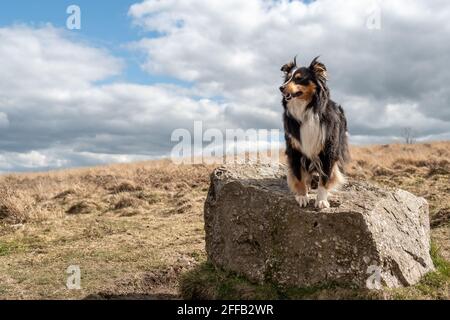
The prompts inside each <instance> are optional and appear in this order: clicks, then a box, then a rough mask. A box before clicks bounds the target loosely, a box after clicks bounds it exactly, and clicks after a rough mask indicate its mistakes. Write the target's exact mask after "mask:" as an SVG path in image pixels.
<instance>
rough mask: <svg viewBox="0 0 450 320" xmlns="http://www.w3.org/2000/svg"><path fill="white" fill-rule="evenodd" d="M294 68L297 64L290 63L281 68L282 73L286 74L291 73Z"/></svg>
mask: <svg viewBox="0 0 450 320" xmlns="http://www.w3.org/2000/svg"><path fill="white" fill-rule="evenodd" d="M293 67H295V63H294V62H289V63H286V64H285V65H284V66H282V67H281V71H283V72H284V73H289V71H291V70H292V68H293Z"/></svg>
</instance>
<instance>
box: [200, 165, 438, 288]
mask: <svg viewBox="0 0 450 320" xmlns="http://www.w3.org/2000/svg"><path fill="white" fill-rule="evenodd" d="M285 171H286V168H285V167H284V166H282V165H280V166H270V165H240V166H224V167H221V168H219V169H216V170H215V171H214V172H213V174H212V176H211V186H210V190H209V193H208V198H207V200H206V203H205V230H206V251H207V254H208V259H209V261H210V262H212V263H213V264H214V265H215V266H217V267H220V268H222V269H225V270H229V271H234V272H236V273H238V274H241V275H243V276H245V277H247V278H248V279H249V280H251V281H254V282H259V283H262V282H265V281H270V282H273V283H277V284H279V285H285V286H300V287H309V286H316V285H320V284H329V283H334V284H342V285H352V286H355V287H358V288H366V287H368V288H370V289H373V288H379V285H380V284H381V286H387V287H400V286H408V285H412V284H415V283H417V282H418V281H419V280H420V278H421V277H422V276H423V275H424V274H426V273H427V272H429V271H432V270H434V267H433V262H432V261H431V257H430V254H429V251H430V224H429V216H428V204H427V202H426V201H425V200H424V199H423V198H418V197H416V196H414V195H412V194H411V193H408V192H406V191H403V190H386V189H382V188H380V187H378V186H375V185H371V184H368V183H365V182H357V181H352V180H350V181H349V182H348V183H347V184H346V185H345V186H343V187H342V188H341V190H340V191H336V192H334V193H333V195H332V196H331V197H330V204H331V208H329V209H322V210H319V209H315V208H314V196H315V195H314V194H312V196H311V199H310V204H309V206H308V207H307V208H300V206H299V205H298V204H297V202H296V201H295V199H294V196H293V195H292V194H291V193H290V192H289V190H288V187H287V183H286V177H285Z"/></svg>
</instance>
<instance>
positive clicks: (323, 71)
mask: <svg viewBox="0 0 450 320" xmlns="http://www.w3.org/2000/svg"><path fill="white" fill-rule="evenodd" d="M317 59H318V57H317V58H315V59H314V60H313V61H312V62H311V64H310V66H309V67H299V66H297V61H296V59H294V61H293V62H289V63H287V64H285V65H284V66H282V67H281V71H283V72H284V74H285V78H284V83H283V84H282V86H281V87H280V91H281V93H282V94H283V97H284V99H285V100H286V101H290V100H292V99H301V100H304V101H306V102H310V101H311V100H312V99H313V97H314V96H315V95H316V94H317V92H318V90H320V89H321V88H326V81H327V68H326V67H325V65H324V64H323V63H321V62H319V61H318V60H317Z"/></svg>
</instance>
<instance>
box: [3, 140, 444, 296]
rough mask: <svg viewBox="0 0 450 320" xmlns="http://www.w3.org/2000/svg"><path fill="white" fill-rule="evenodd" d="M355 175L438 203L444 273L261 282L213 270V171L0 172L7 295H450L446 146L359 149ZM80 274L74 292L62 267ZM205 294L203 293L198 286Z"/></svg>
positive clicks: (164, 167)
mask: <svg viewBox="0 0 450 320" xmlns="http://www.w3.org/2000/svg"><path fill="white" fill-rule="evenodd" d="M352 157H353V161H352V163H351V164H350V166H349V168H348V174H349V175H350V176H352V177H355V178H359V179H369V180H371V181H374V182H376V183H379V184H381V185H387V186H398V187H400V188H403V189H405V190H408V191H410V192H413V193H414V194H416V195H419V196H423V197H424V198H426V199H427V200H428V201H429V203H430V215H431V224H432V238H433V252H432V253H433V258H434V261H435V264H436V265H437V266H438V271H437V272H435V273H432V274H430V275H428V276H427V277H425V278H424V280H423V281H422V282H421V283H420V284H418V285H416V286H414V287H411V288H404V289H397V290H389V291H385V292H357V291H355V290H352V289H351V288H335V287H333V286H324V287H320V288H306V289H300V288H277V287H275V286H271V285H266V286H255V285H253V284H251V283H248V282H246V281H245V280H244V279H242V278H240V277H238V276H236V275H232V274H226V273H224V272H221V271H216V270H214V269H213V268H212V267H211V266H210V265H208V264H207V263H206V255H205V251H204V231H203V202H204V200H205V198H206V195H207V190H208V187H209V174H210V173H211V171H212V170H213V168H214V166H212V165H174V164H172V163H171V162H170V161H169V160H166V161H153V162H143V163H135V164H123V165H112V166H107V167H97V168H87V169H74V170H65V171H58V172H50V173H33V174H17V175H4V176H1V177H0V298H3V299H16V298H18V299H55V298H58V299H84V298H86V299H96V298H106V299H114V298H142V299H161V298H164V299H169V298H179V297H180V295H181V294H182V295H183V296H184V297H187V298H202V297H215V298H294V299H296V298H386V299H414V298H427V299H437V298H439V299H448V298H449V297H450V293H449V284H450V267H449V262H448V261H450V232H449V230H450V228H449V223H450V185H449V180H450V179H449V177H450V142H436V143H429V144H415V145H381V146H368V147H353V148H352ZM71 265H78V266H79V267H80V269H81V275H82V279H81V289H80V290H68V289H67V288H66V279H67V277H68V274H67V273H66V270H67V268H68V267H69V266H71ZM199 288H202V289H201V290H200V289H199Z"/></svg>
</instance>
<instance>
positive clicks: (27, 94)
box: [0, 26, 232, 172]
mask: <svg viewBox="0 0 450 320" xmlns="http://www.w3.org/2000/svg"><path fill="white" fill-rule="evenodd" d="M0 42H1V43H2V46H1V47H0V60H1V61H2V65H4V66H5V70H4V71H5V72H2V74H0V111H1V112H0V134H1V137H2V139H1V140H0V154H1V158H0V171H3V172H4V171H11V170H30V169H47V168H54V167H64V166H78V165H92V164H96V163H105V162H108V161H111V162H117V161H128V160H136V159H144V158H153V157H158V156H161V155H168V154H169V153H170V148H171V146H172V145H173V144H172V142H171V140H170V138H171V132H172V131H173V130H174V129H176V128H187V129H190V128H192V126H193V122H194V120H203V121H205V123H206V124H207V125H206V126H211V127H218V128H223V129H224V128H226V127H229V126H232V124H227V123H226V120H225V119H224V117H223V110H224V109H225V107H224V106H223V105H221V104H219V103H217V102H214V101H213V100H210V99H207V98H200V99H194V98H193V97H191V96H190V95H189V94H187V93H186V92H185V91H184V90H181V89H178V88H174V87H173V86H167V85H154V86H149V85H148V86H145V85H136V84H130V83H114V82H113V83H112V84H103V85H102V84H98V81H101V80H106V79H108V78H109V77H111V76H114V75H116V74H118V73H120V70H121V68H122V67H123V61H120V60H118V59H116V58H114V57H113V56H111V55H110V54H109V53H108V52H105V51H104V50H101V49H98V48H94V47H92V46H89V45H87V44H85V43H83V42H82V41H79V40H76V39H70V38H69V35H67V34H66V33H65V32H64V31H61V30H57V29H55V28H53V27H51V26H45V27H42V28H37V29H36V28H31V27H26V26H14V27H9V28H1V29H0Z"/></svg>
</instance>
